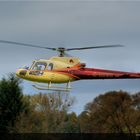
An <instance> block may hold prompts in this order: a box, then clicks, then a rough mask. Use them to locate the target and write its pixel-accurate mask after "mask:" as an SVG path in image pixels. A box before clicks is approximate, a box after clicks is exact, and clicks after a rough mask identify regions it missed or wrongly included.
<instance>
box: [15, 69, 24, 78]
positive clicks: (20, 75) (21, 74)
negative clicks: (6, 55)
mask: <svg viewBox="0 0 140 140" xmlns="http://www.w3.org/2000/svg"><path fill="white" fill-rule="evenodd" d="M26 74H27V70H25V69H18V70H17V71H16V75H17V76H18V77H21V78H23V77H25V76H26Z"/></svg>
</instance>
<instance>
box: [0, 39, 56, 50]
mask: <svg viewBox="0 0 140 140" xmlns="http://www.w3.org/2000/svg"><path fill="white" fill-rule="evenodd" d="M0 43H6V44H14V45H21V46H26V47H34V48H43V49H49V50H54V51H55V50H56V48H49V47H43V46H38V45H33V44H26V43H19V42H14V41H7V40H0Z"/></svg>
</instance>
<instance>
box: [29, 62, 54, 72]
mask: <svg viewBox="0 0 140 140" xmlns="http://www.w3.org/2000/svg"><path fill="white" fill-rule="evenodd" d="M30 69H31V70H52V69H53V63H47V62H41V61H40V62H34V63H33V64H32V66H31V68H30Z"/></svg>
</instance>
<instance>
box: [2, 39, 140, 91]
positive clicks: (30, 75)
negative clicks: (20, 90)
mask: <svg viewBox="0 0 140 140" xmlns="http://www.w3.org/2000/svg"><path fill="white" fill-rule="evenodd" d="M0 43H6V44H13V45H20V46H26V47H33V48H41V49H48V50H52V51H57V52H58V53H59V55H58V56H54V57H51V58H50V59H39V60H33V63H32V65H31V66H30V67H27V66H25V67H23V68H20V69H18V70H17V71H16V75H17V76H18V77H20V78H22V79H25V80H29V81H32V82H34V83H35V85H33V87H34V88H36V89H39V90H53V91H70V90H71V82H74V81H78V80H95V79H137V78H140V73H134V72H124V71H115V70H105V69H97V68H87V67H86V64H85V63H81V61H80V59H79V58H77V57H71V56H65V54H66V52H67V51H75V50H76V51H81V50H87V49H100V48H110V47H123V45H103V46H91V47H81V48H64V47H58V48H54V47H52V48H51V47H44V46H39V45H33V44H26V43H20V42H14V41H7V40H0ZM40 83H45V84H47V85H45V86H44V85H40ZM64 83H66V86H65V87H60V86H55V84H64Z"/></svg>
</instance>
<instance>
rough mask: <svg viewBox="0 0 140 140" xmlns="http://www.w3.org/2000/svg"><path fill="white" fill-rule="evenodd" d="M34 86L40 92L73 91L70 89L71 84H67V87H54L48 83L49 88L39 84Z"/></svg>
mask: <svg viewBox="0 0 140 140" xmlns="http://www.w3.org/2000/svg"><path fill="white" fill-rule="evenodd" d="M32 86H33V87H34V88H36V89H38V90H51V91H63V92H70V90H71V89H72V88H71V87H70V82H68V83H67V84H66V87H60V86H52V84H51V82H50V83H48V86H44V85H40V84H37V83H35V85H32Z"/></svg>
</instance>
